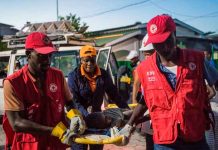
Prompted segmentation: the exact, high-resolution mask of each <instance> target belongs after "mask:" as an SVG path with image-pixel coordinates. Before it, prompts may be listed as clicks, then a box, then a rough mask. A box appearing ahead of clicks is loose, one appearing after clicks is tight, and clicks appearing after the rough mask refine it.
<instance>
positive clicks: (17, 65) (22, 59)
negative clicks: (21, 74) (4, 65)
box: [14, 55, 27, 72]
mask: <svg viewBox="0 0 218 150" xmlns="http://www.w3.org/2000/svg"><path fill="white" fill-rule="evenodd" d="M26 64H27V58H26V55H20V56H16V57H15V62H14V72H16V71H17V70H19V69H21V68H22V67H23V66H24V65H26Z"/></svg>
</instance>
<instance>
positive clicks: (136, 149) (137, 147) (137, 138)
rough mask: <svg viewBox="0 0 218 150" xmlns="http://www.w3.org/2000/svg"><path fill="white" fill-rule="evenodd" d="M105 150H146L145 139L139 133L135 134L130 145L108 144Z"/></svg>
mask: <svg viewBox="0 0 218 150" xmlns="http://www.w3.org/2000/svg"><path fill="white" fill-rule="evenodd" d="M104 150H146V145H145V138H144V137H143V136H141V135H140V134H139V133H137V132H134V133H133V135H132V136H131V139H130V142H129V144H128V145H126V146H116V145H112V144H108V145H105V146H104Z"/></svg>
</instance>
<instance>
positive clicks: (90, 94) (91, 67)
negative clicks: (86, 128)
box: [68, 45, 129, 150]
mask: <svg viewBox="0 0 218 150" xmlns="http://www.w3.org/2000/svg"><path fill="white" fill-rule="evenodd" d="M80 60H81V64H80V66H79V67H77V68H75V69H74V70H73V71H72V72H70V73H69V75H68V86H69V87H70V91H71V92H72V93H73V96H74V98H75V99H74V100H75V103H76V108H77V109H78V110H80V112H81V113H82V115H83V117H84V118H86V117H87V116H88V115H89V114H90V113H92V112H101V106H102V103H103V97H104V95H105V93H106V94H107V95H108V97H109V98H110V100H111V101H113V102H115V103H116V104H117V106H118V107H120V108H127V109H129V107H128V105H127V103H126V102H125V101H123V99H122V98H121V96H120V95H119V94H118V92H117V89H116V87H115V86H114V84H113V82H112V79H111V77H110V76H109V74H108V73H107V72H106V71H105V70H103V69H101V68H99V67H98V65H97V64H96V49H95V48H94V47H93V46H90V45H86V46H83V47H82V48H81V49H80ZM87 124H88V123H87ZM71 149H73V150H86V149H88V145H87V144H77V143H73V144H72V147H71ZM89 149H91V150H102V149H103V145H89Z"/></svg>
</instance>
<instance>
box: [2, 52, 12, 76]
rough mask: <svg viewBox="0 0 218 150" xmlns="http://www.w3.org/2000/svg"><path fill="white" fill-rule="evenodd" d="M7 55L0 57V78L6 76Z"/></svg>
mask: <svg viewBox="0 0 218 150" xmlns="http://www.w3.org/2000/svg"><path fill="white" fill-rule="evenodd" d="M9 58H10V57H9V56H3V57H0V79H3V78H5V77H7V72H8V64H9Z"/></svg>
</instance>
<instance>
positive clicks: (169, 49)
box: [119, 15, 217, 150]
mask: <svg viewBox="0 0 218 150" xmlns="http://www.w3.org/2000/svg"><path fill="white" fill-rule="evenodd" d="M175 31H176V25H175V23H174V21H173V19H172V18H171V17H170V16H168V15H158V16H156V17H154V18H153V19H151V20H150V21H149V22H148V24H147V32H148V36H149V38H148V41H147V42H146V43H145V45H147V44H149V43H152V44H153V46H154V49H155V51H156V52H155V53H154V54H153V55H152V56H150V57H149V58H148V59H147V60H145V61H143V62H142V63H141V64H140V65H139V66H138V67H137V73H138V76H139V79H140V83H141V85H142V89H143V93H144V101H141V102H139V104H138V106H137V107H136V108H135V110H134V112H133V115H132V116H131V118H130V120H129V121H128V123H127V125H125V127H124V128H123V129H121V130H120V132H119V133H120V134H122V135H125V136H126V137H127V141H128V139H129V136H130V134H131V131H132V128H133V125H134V123H135V121H137V118H138V117H139V116H140V115H142V114H144V112H145V110H146V107H147V108H148V110H149V114H150V117H151V120H152V127H153V140H154V149H155V150H160V149H165V150H178V149H179V150H187V149H189V150H190V149H197V150H208V149H209V147H208V144H207V143H206V140H205V137H204V134H205V130H207V129H208V128H209V126H210V119H209V114H208V112H209V111H210V108H209V100H208V95H207V93H206V85H205V81H204V78H205V79H206V80H207V81H209V82H208V84H209V85H213V84H214V83H215V82H216V81H217V77H215V78H214V77H210V74H207V73H206V72H207V70H206V69H207V68H206V67H205V66H206V65H205V64H204V63H205V61H204V55H203V53H201V52H197V51H192V50H187V49H180V48H178V47H176V36H175Z"/></svg>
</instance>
